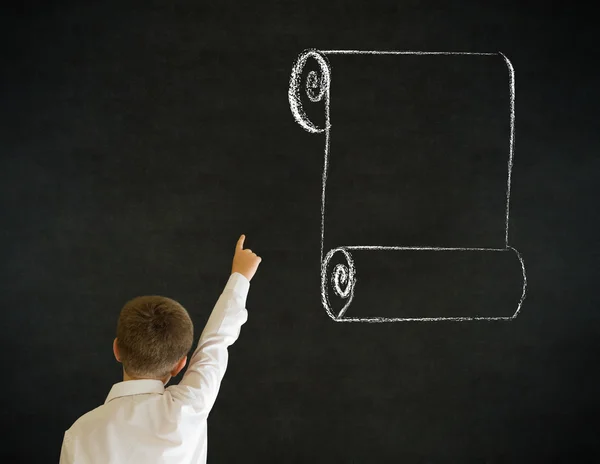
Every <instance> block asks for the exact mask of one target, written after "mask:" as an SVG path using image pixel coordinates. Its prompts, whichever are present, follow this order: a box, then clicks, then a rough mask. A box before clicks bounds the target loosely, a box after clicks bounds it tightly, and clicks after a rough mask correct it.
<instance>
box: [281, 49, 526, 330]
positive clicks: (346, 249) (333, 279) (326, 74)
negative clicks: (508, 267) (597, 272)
mask: <svg viewBox="0 0 600 464" xmlns="http://www.w3.org/2000/svg"><path fill="white" fill-rule="evenodd" d="M356 54H363V55H446V56H447V55H470V56H493V55H497V56H501V57H502V58H503V59H504V61H505V63H506V66H507V68H508V76H509V82H508V91H509V97H510V98H509V101H510V103H509V106H510V107H509V115H510V121H509V124H510V140H509V153H508V176H507V184H506V216H505V240H504V247H501V248H460V247H458V248H451V247H435V246H430V247H402V246H379V245H347V246H338V247H336V248H333V249H331V250H329V251H328V252H327V253H326V254H324V252H325V250H324V238H325V212H326V208H325V206H326V202H325V197H326V190H327V189H326V187H327V173H328V170H329V154H330V139H331V137H330V133H331V121H330V107H329V105H330V88H331V66H330V63H329V60H328V59H327V56H331V55H356ZM311 59H312V60H314V61H315V62H316V64H317V65H318V71H314V70H313V71H310V72H309V73H308V75H307V76H306V78H305V80H306V84H305V86H304V88H303V86H302V85H301V84H302V81H303V77H302V76H303V70H304V68H305V65H306V63H307V62H308V61H309V60H311ZM303 92H305V94H306V96H307V97H308V98H309V100H310V101H311V102H313V103H316V102H323V104H324V113H325V114H324V123H323V124H317V123H314V122H313V121H312V120H311V119H310V118H309V117H308V116H307V115H306V112H305V110H304V107H303V105H302V99H301V97H302V95H303ZM288 100H289V104H290V109H291V112H292V115H293V117H294V119H295V120H296V122H297V123H298V124H299V125H300V126H301V127H302V128H303V129H304V130H306V131H307V132H310V133H316V134H320V133H323V134H324V135H325V148H324V160H323V173H322V192H321V302H322V304H323V307H324V309H325V310H326V311H327V314H328V315H329V316H330V317H331V319H333V320H334V321H336V322H367V323H377V322H411V321H418V322H439V321H476V320H486V321H500V320H505V321H508V320H513V319H515V318H516V317H517V316H518V315H519V313H520V311H521V307H522V305H523V302H524V300H525V296H526V293H527V276H526V272H525V263H524V261H523V258H522V256H521V253H519V251H517V250H516V249H515V248H513V247H512V246H510V245H509V240H508V238H509V237H508V231H509V217H510V192H511V189H510V186H511V174H512V169H513V155H514V130H515V72H514V68H513V66H512V64H511V62H510V60H509V59H508V58H507V57H506V56H505V55H503V54H502V53H500V52H498V53H473V52H428V51H377V50H316V49H308V50H305V51H304V52H302V53H301V54H300V55H299V56H298V58H297V59H296V62H295V63H294V66H293V68H292V73H291V77H290V83H289V90H288ZM354 250H357V251H358V250H389V251H434V252H435V251H440V252H442V251H452V252H466V251H468V252H473V251H477V252H494V253H514V254H515V255H516V258H518V261H519V263H520V266H521V272H522V292H521V296H520V299H519V302H518V304H517V307H516V310H515V312H514V314H512V316H498V317H493V316H492V317H484V316H473V317H463V316H457V317H448V316H443V317H397V318H396V317H348V316H346V311H347V309H348V308H349V306H350V304H351V303H352V300H353V298H354V292H355V290H356V286H357V272H356V267H355V263H354V260H353V257H352V253H351V252H352V251H354ZM336 254H339V255H340V256H341V258H342V260H343V261H344V263H338V264H337V265H335V267H334V268H333V269H332V270H331V272H329V271H328V264H329V263H330V261H331V260H332V258H333V256H334V255H336ZM329 285H331V288H332V290H333V292H334V293H335V295H336V296H337V297H340V298H342V299H344V300H345V304H344V306H343V307H342V308H341V309H340V310H339V311H337V313H334V312H333V310H332V307H331V304H330V301H329V296H328V286H329Z"/></svg>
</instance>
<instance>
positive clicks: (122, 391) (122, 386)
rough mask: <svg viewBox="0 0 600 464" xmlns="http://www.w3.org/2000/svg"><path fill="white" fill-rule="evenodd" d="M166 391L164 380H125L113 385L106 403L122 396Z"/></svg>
mask: <svg viewBox="0 0 600 464" xmlns="http://www.w3.org/2000/svg"><path fill="white" fill-rule="evenodd" d="M164 392H165V385H164V384H163V382H162V380H154V379H140V380H125V381H123V382H119V383H115V384H114V385H113V386H112V388H111V389H110V393H109V394H108V396H107V398H106V401H105V402H104V404H106V403H108V402H109V401H111V400H114V399H115V398H119V397H121V396H131V395H143V394H147V393H158V394H160V395H162V394H163V393H164Z"/></svg>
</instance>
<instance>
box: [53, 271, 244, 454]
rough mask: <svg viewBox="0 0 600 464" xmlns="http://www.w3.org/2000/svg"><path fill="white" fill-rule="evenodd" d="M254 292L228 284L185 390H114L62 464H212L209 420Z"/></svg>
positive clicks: (148, 384)
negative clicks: (208, 455)
mask: <svg viewBox="0 0 600 464" xmlns="http://www.w3.org/2000/svg"><path fill="white" fill-rule="evenodd" d="M249 288H250V282H249V281H248V279H247V278H246V277H244V276H243V275H241V274H239V273H237V272H236V273H234V274H232V275H231V276H230V277H229V280H228V282H227V285H226V286H225V289H224V290H223V293H222V294H221V296H220V298H219V300H218V301H217V304H216V305H215V307H214V309H213V311H212V313H211V315H210V317H209V319H208V322H207V323H206V327H205V328H204V331H203V332H202V335H201V336H200V339H199V341H198V347H197V348H196V350H195V351H194V354H193V355H192V357H191V359H190V363H189V367H188V368H187V371H186V372H185V374H184V375H183V378H182V379H181V382H180V383H179V385H171V386H169V387H167V388H166V389H165V387H164V385H163V382H162V381H161V380H152V379H144V380H128V381H124V382H119V383H116V384H114V385H113V387H112V389H111V390H110V393H109V394H108V397H107V398H106V401H105V402H104V404H103V405H102V406H99V407H97V408H96V409H94V410H92V411H90V412H88V413H87V414H84V415H83V416H81V417H80V418H79V419H78V420H77V421H75V423H74V424H73V425H72V426H71V428H69V430H67V431H66V432H65V435H64V440H63V445H62V449H61V454H60V464H72V463H73V464H92V463H94V464H100V463H101V464H153V463H163V464H170V463H173V464H175V463H176V464H188V463H190V464H191V463H193V464H198V463H201V464H204V463H206V451H207V433H206V419H207V417H208V414H209V412H210V410H211V408H212V407H213V404H214V403H215V400H216V398H217V393H218V392H219V387H220V384H221V380H222V379H223V375H224V374H225V369H226V368H227V360H228V352H227V347H228V346H230V345H231V344H233V343H234V342H235V341H236V340H237V338H238V336H239V334H240V329H241V326H242V324H244V322H246V320H247V319H248V312H247V310H246V308H245V306H246V297H247V295H248V290H249Z"/></svg>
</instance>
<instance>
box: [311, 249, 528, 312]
mask: <svg viewBox="0 0 600 464" xmlns="http://www.w3.org/2000/svg"><path fill="white" fill-rule="evenodd" d="M321 270H322V272H321V296H322V303H323V306H324V308H325V310H326V311H327V313H328V314H329V315H330V317H332V318H333V319H334V320H336V321H350V322H351V321H356V322H386V321H402V320H406V321H410V320H423V321H436V320H471V319H490V320H494V319H512V318H514V317H515V316H516V315H517V314H518V311H519V309H520V306H521V303H522V302H523V299H524V296H525V289H526V277H525V267H524V264H523V261H522V258H521V256H520V254H519V253H518V252H517V251H516V250H515V249H513V248H506V249H501V250H497V249H494V250H491V249H490V250H481V249H479V250H464V249H461V250H455V249H449V250H448V249H445V250H440V249H435V250H434V249H429V250H415V249H410V250H407V249H350V248H345V247H341V248H335V249H332V250H330V251H329V252H328V253H327V255H326V256H325V258H324V259H323V262H322V268H321Z"/></svg>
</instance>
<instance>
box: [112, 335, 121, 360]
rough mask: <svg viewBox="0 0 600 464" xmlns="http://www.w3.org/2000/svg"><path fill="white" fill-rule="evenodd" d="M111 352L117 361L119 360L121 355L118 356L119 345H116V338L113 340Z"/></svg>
mask: <svg viewBox="0 0 600 464" xmlns="http://www.w3.org/2000/svg"><path fill="white" fill-rule="evenodd" d="M113 353H114V354H115V358H117V361H119V362H121V357H120V356H119V347H118V345H117V339H116V338H115V339H114V341H113Z"/></svg>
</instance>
